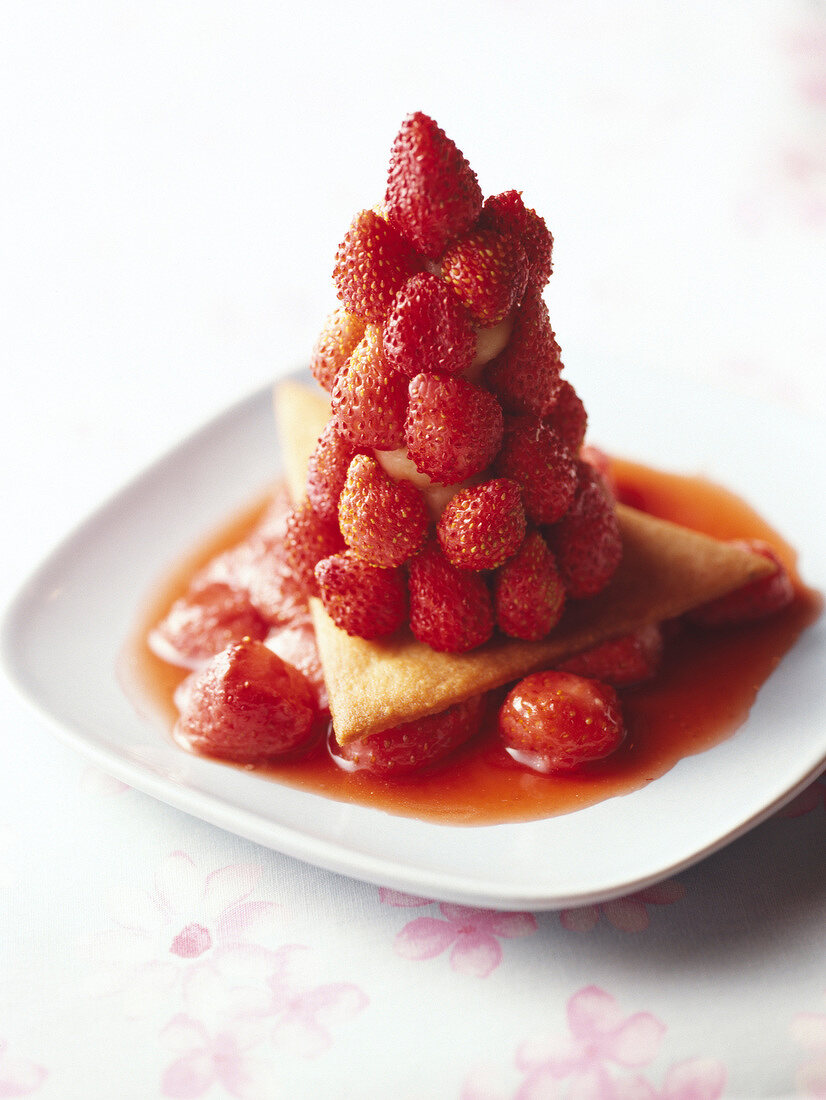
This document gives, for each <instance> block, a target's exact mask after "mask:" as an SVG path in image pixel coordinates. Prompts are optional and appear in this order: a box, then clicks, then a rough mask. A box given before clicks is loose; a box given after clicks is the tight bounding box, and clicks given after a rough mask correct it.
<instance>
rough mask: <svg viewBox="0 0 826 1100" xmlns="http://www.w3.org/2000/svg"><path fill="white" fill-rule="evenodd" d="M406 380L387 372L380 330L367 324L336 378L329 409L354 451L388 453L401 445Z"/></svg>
mask: <svg viewBox="0 0 826 1100" xmlns="http://www.w3.org/2000/svg"><path fill="white" fill-rule="evenodd" d="M407 381H408V380H407V378H406V377H405V376H404V375H403V374H399V372H398V371H394V370H391V369H390V368H389V367H388V365H387V363H385V361H384V356H383V354H382V350H381V331H380V330H379V329H378V328H377V327H375V326H373V325H369V326H368V328H367V330H366V332H365V334H364V338H363V339H362V340H361V342H360V343H359V345H358V347H357V348H356V350H355V351H354V352H353V354H352V355H351V356H350V358H349V359H348V360H347V362H346V363H345V364H344V366H343V367H342V368H341V370H340V371H339V372H338V374H337V375H336V380H335V383H334V385H333V393H332V408H333V413H334V415H335V420H336V430H337V431H338V433H339V435H340V436H341V437H342V438H343V439H344V440H345V441H346V442H347V443H349V444H350V446H351V447H353V448H355V449H356V450H358V449H359V448H362V447H376V448H378V449H379V450H383V451H392V450H395V449H396V448H397V447H401V446H402V445H403V443H404V418H405V413H406V411H407Z"/></svg>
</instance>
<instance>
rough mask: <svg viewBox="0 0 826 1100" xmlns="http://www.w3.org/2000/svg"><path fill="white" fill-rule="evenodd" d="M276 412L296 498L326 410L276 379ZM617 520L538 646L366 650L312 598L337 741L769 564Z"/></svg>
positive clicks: (753, 575) (653, 617) (475, 688)
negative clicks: (590, 578)
mask: <svg viewBox="0 0 826 1100" xmlns="http://www.w3.org/2000/svg"><path fill="white" fill-rule="evenodd" d="M275 412H276V421H277V427H278V433H279V437H280V442H281V447H282V452H283V457H284V466H285V474H286V478H287V482H288V485H289V487H290V492H291V494H292V496H293V499H294V500H295V501H299V500H300V499H301V498H302V497H303V495H304V492H305V484H306V472H307V461H308V459H309V456H310V454H311V452H312V450H313V447H314V446H315V444H316V441H317V439H318V437H319V435H320V433H321V431H322V429H323V427H324V425H325V423H326V421H327V420H328V418H329V415H330V408H329V403H328V402H327V401H326V400H325V399H324V398H323V397H321V396H320V395H318V394H317V393H316V392H313V391H311V390H310V389H308V388H307V387H305V386H303V385H301V384H299V383H294V382H284V383H281V384H279V385H278V387H277V389H276V394H275ZM617 514H618V518H619V522H620V528H621V531H622V541H623V557H622V562H621V564H620V566H619V568H618V570H617V572H616V573H615V575H614V577H613V579H612V580H611V582H610V584H609V585H608V587H607V588H605V589H604V590H603V591H602V592H601V593H599V595H597V596H594V597H592V598H591V599H588V600H583V601H579V602H572V603H571V604H570V606H569V607H568V608H567V610H566V612H565V614H564V616H563V618H562V621H561V622H560V623H559V625H558V626H557V627H556V628H555V629H554V630H553V632H552V633H551V634H550V635H549V636H548V637H547V638H546V639H544V640H543V641H540V642H522V641H518V640H515V639H501V638H495V639H492V640H491V641H490V642H488V643H486V644H485V645H484V646H482V647H480V648H478V649H474V650H472V651H471V652H468V653H459V654H455V653H440V652H436V651H435V650H433V649H431V648H430V647H429V646H427V645H424V644H422V643H421V642H418V641H416V640H415V639H414V638H413V636H412V635H411V634H410V632H409V630H407V629H405V630H404V631H400V632H399V633H398V634H395V635H393V636H392V637H391V638H390V639H382V640H380V641H374V642H370V641H366V640H364V639H363V638H356V637H351V636H350V635H348V634H346V633H345V632H344V631H342V630H340V629H339V628H338V627H337V626H335V624H334V623H333V622H332V621H331V620H330V618H329V617H328V615H327V614H326V612H325V611H324V609H323V607H322V606H321V604H320V602H319V601H318V600H312V601H311V606H312V615H313V622H314V624H315V629H316V639H317V643H318V648H319V654H320V657H321V662H322V665H323V668H324V675H325V679H326V682H327V690H328V694H329V698H330V710H331V713H332V717H333V725H334V728H335V732H336V737H337V738H338V740H339V742H340V743H342V744H345V743H346V742H348V741H351V740H353V739H355V738H358V737H363V736H365V735H367V734H370V733H374V732H376V731H378V730H381V729H386V728H388V727H391V726H395V725H399V724H401V723H403V722H409V721H412V720H414V719H415V718H419V717H422V716H424V715H427V714H434V713H438V712H439V711H442V710H444V709H446V708H447V707H449V706H451V705H452V704H454V703H457V702H460V701H462V700H463V699H467V698H469V697H470V696H472V695H476V694H479V693H480V692H483V691H487V690H490V689H492V688H496V687H500V686H502V685H503V684H507V683H509V682H510V681H512V680H516V679H518V678H520V677H521V676H524V675H526V674H527V673H529V672H532V671H535V670H537V669H541V668H548V667H551V666H553V665H554V664H558V663H560V662H562V661H564V660H565V659H567V658H568V657H570V656H572V655H573V654H575V653H577V652H580V651H582V650H584V649H588V648H590V647H591V646H593V645H596V644H598V643H599V642H602V641H605V640H607V639H608V638H612V637H617V636H619V635H622V634H625V633H626V632H629V631H632V630H634V629H636V628H638V627H640V626H644V625H646V624H647V623H653V622H662V621H664V620H667V619H670V618H673V617H675V616H677V615H681V614H683V613H684V612H686V611H688V610H690V609H691V608H694V607H698V606H699V605H701V604H704V603H707V602H708V601H709V600H712V599H715V598H716V597H718V596H721V595H723V594H725V593H727V592H730V591H732V590H733V589H735V588H739V587H740V586H741V585H744V584H747V583H749V582H750V581H753V580H755V579H757V578H758V577H760V576H762V575H764V574H765V573H768V572H770V571H771V569H772V568H773V567H772V566H771V564H770V563H769V562H768V561H767V560H766V559H765V558H763V557H761V556H760V555H757V554H752V553H749V552H748V551H746V550H742V549H740V548H738V547H736V546H732V545H730V544H729V543H724V542H721V541H719V540H717V539H714V538H710V537H708V536H706V535H702V534H699V533H697V532H695V531H691V530H689V529H688V528H684V527H681V526H679V525H677V524H673V523H669V522H666V521H664V520H660V519H657V518H655V517H653V516H650V515H647V514H645V513H642V512H639V511H636V510H635V509H633V508H628V507H625V506H622V505H618V506H617Z"/></svg>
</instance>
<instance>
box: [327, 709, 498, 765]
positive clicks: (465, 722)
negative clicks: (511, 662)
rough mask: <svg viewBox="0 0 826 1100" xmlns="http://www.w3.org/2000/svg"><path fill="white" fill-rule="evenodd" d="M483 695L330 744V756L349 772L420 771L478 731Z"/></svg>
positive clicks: (482, 714)
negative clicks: (414, 718) (355, 737)
mask: <svg viewBox="0 0 826 1100" xmlns="http://www.w3.org/2000/svg"><path fill="white" fill-rule="evenodd" d="M485 708H486V697H485V696H484V695H475V696H474V697H473V698H472V699H467V700H466V701H465V702H463V703H455V704H454V705H453V706H452V707H448V708H447V710H443V711H441V713H439V714H431V715H429V716H428V717H426V718H419V719H417V720H416V721H415V722H405V724H404V725H402V726H394V727H393V728H392V729H386V730H382V731H381V732H380V733H371V734H368V735H367V736H366V737H359V738H358V739H357V740H355V741H350V742H349V743H348V744H346V745H335V746H331V747H330V750H331V754H332V756H333V759H334V760H336V761H337V762H338V763H341V762H344V763H343V764H342V766H343V767H345V768H346V769H347V770H348V771H349V770H352V771H360V770H364V771H368V772H372V773H374V774H377V775H386V776H392V777H394V778H395V777H397V776H401V775H410V774H412V773H414V772H420V771H422V770H423V769H424V768H426V767H427V766H428V765H429V764H433V763H435V762H436V761H437V760H441V759H442V758H443V757H445V756H447V755H448V753H450V752H452V751H453V749H455V748H457V747H458V746H459V745H461V744H463V743H464V742H465V741H467V740H469V739H470V738H471V737H473V735H474V734H475V733H477V732H478V730H479V727H480V725H481V722H482V719H483V717H484V712H485Z"/></svg>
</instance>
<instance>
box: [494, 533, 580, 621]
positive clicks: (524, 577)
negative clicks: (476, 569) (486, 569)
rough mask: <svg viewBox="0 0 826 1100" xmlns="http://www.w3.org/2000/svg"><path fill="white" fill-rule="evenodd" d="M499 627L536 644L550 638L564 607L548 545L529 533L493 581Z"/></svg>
mask: <svg viewBox="0 0 826 1100" xmlns="http://www.w3.org/2000/svg"><path fill="white" fill-rule="evenodd" d="M493 602H494V607H495V609H496V623H497V626H498V627H499V629H500V630H501V631H502V633H503V634H507V635H508V637H510V638H522V639H523V640H525V641H530V642H535V641H538V640H539V639H540V638H544V637H545V636H546V635H547V634H549V633H550V632H551V631H552V630H553V628H554V627H555V626H556V624H557V623H558V622H559V620H560V619H561V618H562V612H563V610H564V607H565V586H564V584H563V583H562V577H561V576H560V575H559V570H558V569H557V567H556V561H555V559H554V556H553V554H552V553H551V551H550V550H549V549H548V544H547V543H546V542H545V540H544V539H543V538H542V535H540V533H539V532H538V531H530V532H529V533H528V534H527V535H526V536H525V539H524V541H523V543H522V545H521V546H520V547H519V549H518V550H517V552H516V554H515V555H514V556H513V557H512V558H511V559H510V561H507V562H505V564H504V565H503V566H502V568H501V569H499V570H497V572H496V574H495V575H494V578H493Z"/></svg>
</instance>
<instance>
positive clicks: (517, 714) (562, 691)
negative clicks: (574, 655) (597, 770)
mask: <svg viewBox="0 0 826 1100" xmlns="http://www.w3.org/2000/svg"><path fill="white" fill-rule="evenodd" d="M499 733H500V736H501V738H502V740H503V741H504V742H505V746H506V747H507V749H508V752H509V753H510V754H511V756H513V757H514V759H515V760H517V761H518V762H519V763H522V764H525V765H526V766H527V767H529V768H532V769H533V770H534V771H539V772H543V773H559V774H565V773H567V772H572V771H576V770H578V769H579V768H582V767H583V766H585V765H587V764H590V763H592V762H593V761H595V760H602V759H603V758H604V757H606V756H609V755H610V754H611V753H612V752H615V751H616V750H617V749H618V748H619V746H620V745H621V744H622V742H623V741H624V739H625V724H624V720H623V716H622V708H621V706H620V702H619V698H618V696H617V693H616V691H614V689H613V688H612V687H610V686H609V685H608V684H601V683H600V682H599V681H598V680H589V679H586V678H585V677H582V676H575V675H574V674H573V673H570V672H554V671H548V672H536V673H534V674H533V675H531V676H526V677H525V679H524V680H521V681H520V682H519V683H518V684H517V685H516V687H515V688H513V690H512V691H511V692H510V693H509V694H508V696H507V698H506V699H505V702H504V703H503V705H502V708H501V710H500V711H499Z"/></svg>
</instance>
